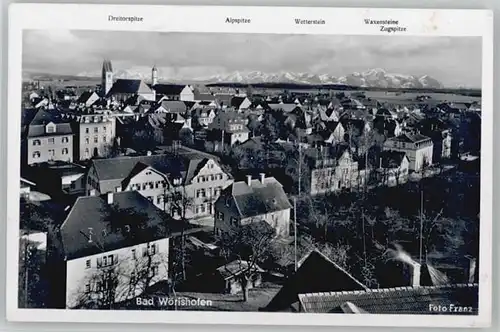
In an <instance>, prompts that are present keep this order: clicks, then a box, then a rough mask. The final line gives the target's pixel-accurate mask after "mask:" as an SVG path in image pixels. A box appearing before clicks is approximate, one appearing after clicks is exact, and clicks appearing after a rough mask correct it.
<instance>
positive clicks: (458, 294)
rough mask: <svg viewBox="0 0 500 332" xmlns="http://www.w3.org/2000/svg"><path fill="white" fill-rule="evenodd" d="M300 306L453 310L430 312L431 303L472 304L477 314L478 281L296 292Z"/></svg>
mask: <svg viewBox="0 0 500 332" xmlns="http://www.w3.org/2000/svg"><path fill="white" fill-rule="evenodd" d="M299 299H300V303H301V308H302V309H303V310H304V312H309V313H335V312H337V313H342V312H345V311H344V310H343V309H342V307H343V306H344V305H345V304H346V303H348V302H349V303H352V304H354V305H355V306H356V307H358V308H360V309H362V310H364V311H366V312H367V313H371V314H427V315H428V314H433V313H440V314H453V312H452V313H450V312H449V311H448V312H443V311H441V312H433V311H430V310H429V307H430V306H431V305H441V306H443V307H447V309H448V310H449V308H450V305H453V306H455V307H471V308H472V312H471V313H465V314H477V307H478V285H477V284H457V285H445V286H422V287H396V288H387V289H373V290H368V291H364V290H356V291H337V292H329V293H309V294H300V295H299Z"/></svg>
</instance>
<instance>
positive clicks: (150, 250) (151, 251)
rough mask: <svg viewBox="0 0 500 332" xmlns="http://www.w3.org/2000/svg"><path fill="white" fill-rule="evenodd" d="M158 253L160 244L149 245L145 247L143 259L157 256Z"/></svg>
mask: <svg viewBox="0 0 500 332" xmlns="http://www.w3.org/2000/svg"><path fill="white" fill-rule="evenodd" d="M157 251H158V244H156V243H153V244H151V243H148V245H147V246H146V247H143V248H142V256H143V257H146V256H153V255H155V254H156V252H157Z"/></svg>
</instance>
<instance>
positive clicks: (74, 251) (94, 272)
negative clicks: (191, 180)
mask: <svg viewBox="0 0 500 332" xmlns="http://www.w3.org/2000/svg"><path fill="white" fill-rule="evenodd" d="M180 229H181V226H180V225H179V222H178V221H174V220H172V219H171V218H170V219H169V217H168V215H167V214H165V213H164V212H163V211H161V210H160V209H158V208H157V207H155V206H154V205H153V204H152V203H151V202H150V201H149V200H148V199H146V198H145V197H143V196H142V195H140V194H139V193H138V192H135V191H130V192H120V193H112V192H111V193H108V194H105V195H102V196H88V197H79V198H78V199H77V200H76V202H75V204H74V205H73V206H72V207H71V210H70V211H69V213H68V215H67V217H66V219H65V220H64V222H63V223H62V225H61V227H60V238H61V242H62V250H63V257H64V269H63V271H62V272H63V273H64V274H65V278H64V279H65V285H61V286H62V287H64V288H65V289H66V292H65V293H66V294H65V299H66V301H65V304H66V308H89V307H94V308H99V307H102V306H103V305H107V306H108V307H109V306H110V305H113V304H114V303H117V302H121V301H125V300H127V299H130V298H134V297H137V296H139V295H141V294H142V292H144V291H145V289H146V288H148V287H151V286H152V285H154V284H156V283H157V282H160V281H166V280H168V266H169V238H170V237H171V236H172V234H173V233H175V232H178V231H180ZM110 293H111V294H112V295H111V296H110Z"/></svg>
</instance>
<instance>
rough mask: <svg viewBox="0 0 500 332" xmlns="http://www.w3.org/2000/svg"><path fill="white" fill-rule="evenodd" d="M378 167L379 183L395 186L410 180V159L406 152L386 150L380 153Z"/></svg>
mask: <svg viewBox="0 0 500 332" xmlns="http://www.w3.org/2000/svg"><path fill="white" fill-rule="evenodd" d="M377 167H378V168H377V173H378V179H377V180H378V183H380V184H382V185H387V186H394V185H398V184H401V183H405V182H406V181H407V180H408V172H409V167H410V160H409V159H408V157H407V156H406V153H405V152H402V151H392V150H385V151H382V152H381V153H380V156H379V165H377Z"/></svg>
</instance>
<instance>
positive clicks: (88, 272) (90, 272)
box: [66, 238, 169, 308]
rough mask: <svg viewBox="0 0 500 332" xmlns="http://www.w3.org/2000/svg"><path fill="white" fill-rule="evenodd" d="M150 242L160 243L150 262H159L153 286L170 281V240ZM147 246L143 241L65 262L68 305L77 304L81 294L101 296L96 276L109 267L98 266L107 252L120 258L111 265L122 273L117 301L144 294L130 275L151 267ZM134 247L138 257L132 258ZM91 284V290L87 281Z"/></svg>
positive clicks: (114, 271)
mask: <svg viewBox="0 0 500 332" xmlns="http://www.w3.org/2000/svg"><path fill="white" fill-rule="evenodd" d="M149 244H150V245H151V244H157V245H158V248H157V252H156V254H155V255H153V256H152V260H151V265H149V266H152V265H156V264H157V265H158V268H157V269H158V270H157V274H156V275H155V276H154V277H153V278H152V279H151V281H150V286H151V285H153V284H155V283H157V282H158V281H161V280H168V264H169V239H168V238H165V239H160V240H156V241H152V242H150V243H149ZM146 246H147V243H142V244H138V245H135V246H130V247H125V248H121V249H117V250H112V251H108V252H103V253H99V254H95V255H91V256H87V257H82V258H77V259H72V260H68V261H67V262H66V264H67V272H66V307H67V308H72V307H75V306H76V305H78V303H79V302H81V298H82V297H83V298H85V299H87V298H90V299H94V300H96V299H98V298H99V292H97V291H96V290H95V279H97V277H98V276H100V275H101V274H102V273H103V272H104V271H106V270H105V268H103V267H101V268H98V267H97V258H101V257H103V256H108V255H116V256H115V257H117V263H116V264H114V265H113V267H111V269H112V271H113V273H116V274H118V275H119V277H118V285H117V287H116V294H117V295H116V298H115V302H120V301H124V300H126V299H130V298H133V297H135V296H139V295H140V294H141V293H142V289H143V285H136V287H130V276H131V274H132V272H133V271H141V270H143V271H144V270H148V269H146V268H144V266H145V265H144V264H145V262H146V259H147V258H143V256H142V253H143V248H144V247H146ZM133 250H135V252H136V257H137V259H134V258H133ZM87 260H90V264H91V265H90V268H87V266H86V262H87ZM149 270H152V269H149ZM136 273H137V272H136ZM88 283H90V284H91V292H90V293H86V292H85V288H86V284H88Z"/></svg>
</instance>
